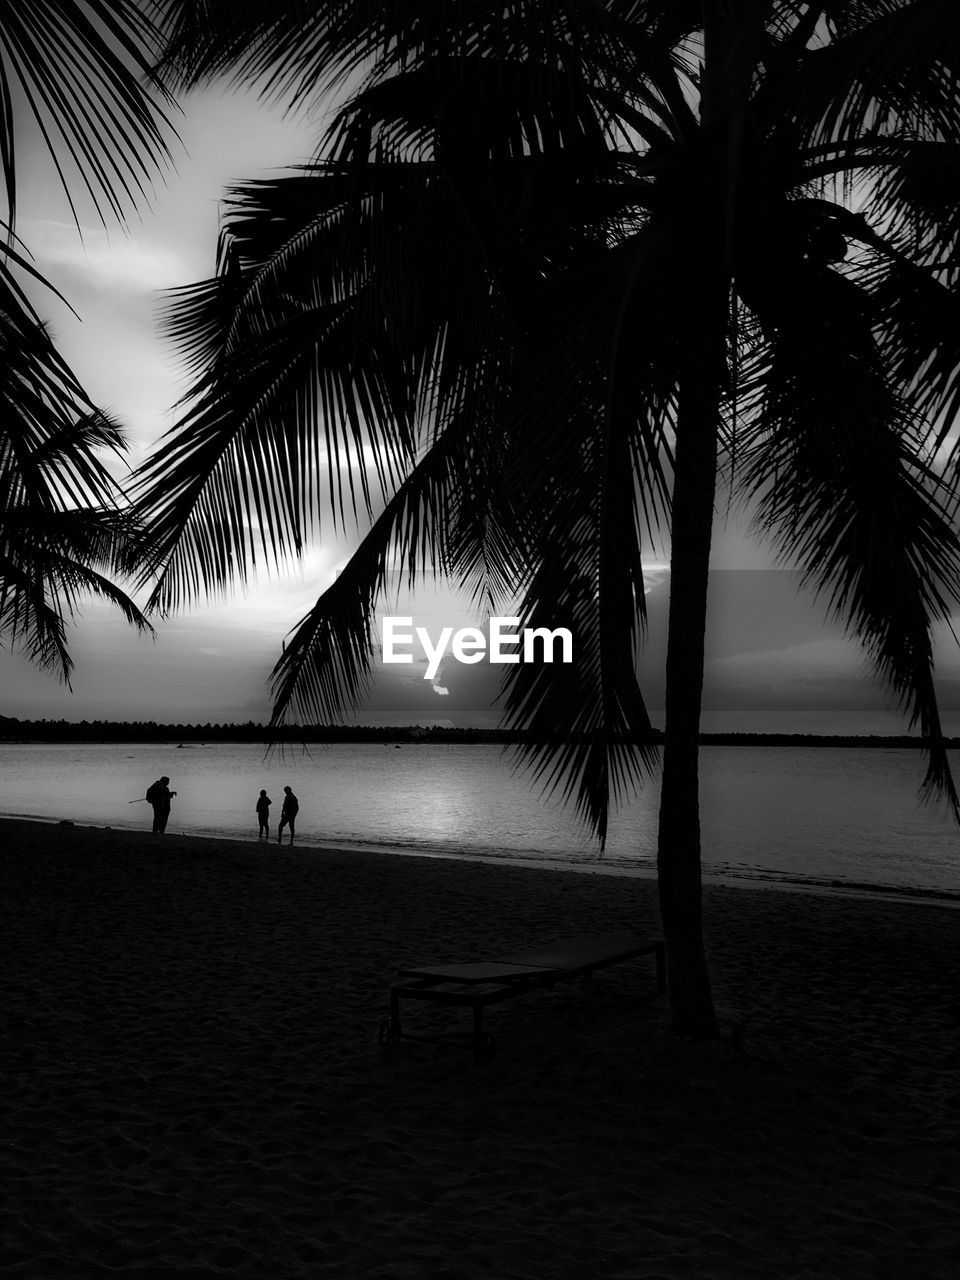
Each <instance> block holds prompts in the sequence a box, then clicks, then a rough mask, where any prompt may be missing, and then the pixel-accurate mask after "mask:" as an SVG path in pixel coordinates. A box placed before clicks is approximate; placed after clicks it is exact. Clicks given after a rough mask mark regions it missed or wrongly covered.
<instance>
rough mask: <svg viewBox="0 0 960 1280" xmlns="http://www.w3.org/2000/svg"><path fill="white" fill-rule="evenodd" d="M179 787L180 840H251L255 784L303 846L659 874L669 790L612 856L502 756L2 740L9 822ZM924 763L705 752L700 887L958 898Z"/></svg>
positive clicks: (774, 751) (145, 808) (954, 860)
mask: <svg viewBox="0 0 960 1280" xmlns="http://www.w3.org/2000/svg"><path fill="white" fill-rule="evenodd" d="M161 774H167V775H168V776H169V777H170V779H171V782H170V786H171V788H172V789H174V790H175V791H176V792H177V796H176V798H175V799H174V801H173V809H172V814H171V819H170V823H169V827H168V830H169V831H171V832H177V833H180V832H184V833H188V834H196V835H205V836H227V837H231V838H240V839H249V840H251V841H254V842H255V841H256V838H257V819H256V814H255V810H254V806H255V803H256V799H257V796H258V794H259V791H260V788H261V787H263V788H266V790H267V793H268V795H270V796H271V798H272V800H273V808H272V811H271V829H272V832H275V830H276V824H277V821H278V819H279V815H280V805H281V802H282V799H283V787H284V785H289V786H292V787H293V790H294V791H295V792H296V794H297V796H298V797H299V800H300V814H299V817H298V820H297V841H298V843H299V844H301V845H306V846H318V847H321V848H322V847H338V848H345V849H350V848H355V849H375V850H383V851H388V852H395V853H421V854H428V855H433V856H439V857H473V858H487V859H505V860H508V861H511V862H521V863H529V864H534V865H544V866H557V865H560V866H572V867H576V868H578V869H581V870H594V871H601V872H603V871H606V872H612V873H620V874H653V873H654V871H655V861H656V824H657V808H658V804H659V787H658V785H657V783H656V782H655V781H652V782H650V783H649V785H647V786H645V787H644V788H643V789H642V790H641V791H640V793H639V794H638V795H637V796H636V797H635V799H634V800H633V801H632V802H631V803H630V805H629V806H627V807H626V808H625V809H623V810H622V811H621V812H619V813H617V814H616V815H615V816H614V818H613V819H612V821H611V824H610V832H609V837H608V841H607V848H606V850H605V852H604V853H603V855H602V856H601V855H600V854H599V852H598V849H597V845H596V843H595V841H592V840H591V839H590V837H589V835H588V834H587V833H586V832H585V831H584V829H583V828H582V827H581V826H580V824H579V822H578V820H577V819H576V817H575V815H574V814H573V812H572V811H571V810H570V809H569V808H566V807H564V806H563V805H562V804H561V803H560V802H559V800H558V799H556V798H555V797H554V798H550V797H547V798H544V797H542V796H541V794H540V793H539V791H538V789H537V788H536V787H535V786H534V785H533V784H532V783H531V782H530V780H529V775H527V774H524V773H517V772H516V770H515V767H514V764H513V761H512V757H511V755H510V752H509V750H508V751H506V752H504V751H503V749H502V748H500V747H498V746H491V745H486V744H484V745H459V744H458V745H449V744H405V745H403V746H401V747H398V746H395V745H394V744H392V743H390V744H386V743H383V744H379V743H377V744H370V743H364V744H350V745H339V744H338V745H336V746H311V747H310V749H309V752H306V751H303V750H301V749H297V750H296V751H290V750H289V749H288V750H287V751H286V753H285V754H284V755H282V756H281V755H280V754H279V753H275V754H274V755H273V756H271V757H270V758H268V759H265V758H264V753H263V749H262V748H261V747H257V746H252V745H246V744H244V745H230V744H227V745H224V744H216V745H209V746H205V745H200V744H196V745H189V746H188V745H184V746H183V747H180V748H178V747H176V746H171V745H164V744H156V743H146V744H140V745H137V744H134V745H130V744H116V745H113V744H111V745H99V744H91V745H79V746H77V745H73V744H70V745H66V744H41V743H26V744H5V745H3V746H0V813H2V814H5V815H7V816H20V817H34V818H41V819H46V820H52V821H62V820H66V821H71V822H76V823H82V824H85V825H100V826H109V827H122V828H131V829H133V828H140V829H143V830H146V831H149V830H150V822H151V811H150V806H149V805H148V804H146V802H145V801H144V800H143V799H142V797H143V796H144V793H145V791H146V789H147V786H148V785H149V783H150V782H152V781H153V779H155V778H157V777H159V776H160V775H161ZM921 778H922V764H921V758H920V755H919V753H917V752H915V751H911V750H909V749H900V748H890V749H886V748H850V747H826V748H815V747H794V746H789V747H756V746H736V747H732V746H718V747H705V748H704V749H703V752H702V767H701V810H702V828H703V869H704V878H705V880H708V881H709V880H721V881H729V882H735V883H755V884H758V885H764V884H767V885H769V884H781V885H784V884H786V885H795V886H798V887H808V888H830V889H832V890H841V891H843V890H847V891H875V892H895V893H899V894H902V895H907V896H916V897H921V898H934V899H943V900H957V901H960V828H958V827H957V826H956V825H955V824H954V823H953V822H952V820H951V819H950V817H949V816H948V814H946V813H945V812H943V811H941V810H940V809H938V808H933V807H924V806H921V805H920V804H919V802H918V800H917V788H918V786H919V783H920V780H921Z"/></svg>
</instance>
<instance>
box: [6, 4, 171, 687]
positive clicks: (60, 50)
mask: <svg viewBox="0 0 960 1280" xmlns="http://www.w3.org/2000/svg"><path fill="white" fill-rule="evenodd" d="M155 41H156V32H155V30H154V28H153V26H152V24H151V22H150V21H149V20H148V19H147V17H146V16H145V15H144V13H143V12H142V11H141V8H140V7H138V5H137V4H135V3H133V0H86V2H85V3H75V2H73V0H56V2H54V0H0V178H2V182H3V196H4V200H5V210H4V211H3V213H4V216H0V229H2V231H3V233H4V240H5V243H4V244H2V245H0V637H2V638H3V639H4V640H5V641H7V642H8V643H10V644H13V645H15V646H18V647H23V649H24V650H25V651H26V653H27V654H28V655H29V656H30V657H31V658H32V659H33V660H34V661H36V662H38V663H39V664H40V665H41V666H45V667H51V668H53V669H55V670H57V671H58V672H59V674H60V675H61V676H62V677H63V679H64V680H66V681H68V682H69V675H70V669H71V666H72V663H71V660H70V656H69V653H68V650H67V645H66V625H65V624H66V621H67V619H68V618H69V617H70V616H72V614H73V612H74V607H75V605H76V603H77V599H78V596H81V595H86V594H90V593H91V592H92V593H93V594H96V595H99V596H101V597H103V598H105V599H108V600H110V601H112V602H113V603H114V604H116V605H117V606H118V607H119V608H120V610H121V611H122V612H123V614H124V616H125V617H126V618H127V619H128V620H129V621H131V622H133V623H134V624H135V625H136V626H138V627H139V628H146V627H148V623H147V621H146V619H145V617H144V616H143V614H142V613H141V612H140V610H139V609H137V608H136V606H135V605H134V604H133V602H132V601H131V600H130V599H129V598H128V597H127V595H126V594H125V593H124V592H123V591H121V590H120V589H119V588H118V587H117V586H115V585H114V584H113V583H112V582H111V581H110V580H109V579H108V578H107V577H105V576H104V575H105V574H116V573H122V572H125V571H130V569H131V566H132V563H133V549H134V543H133V533H134V530H135V521H134V519H133V516H132V514H131V513H130V512H129V510H127V509H126V506H127V504H126V503H125V500H124V499H123V498H122V495H121V493H120V490H119V488H118V487H117V485H116V484H115V482H114V481H113V479H112V478H111V475H110V473H109V471H108V470H107V468H106V467H105V466H104V465H103V462H102V461H101V460H100V458H99V457H98V453H99V452H100V451H102V450H104V449H107V450H111V451H114V452H119V451H120V450H121V449H122V447H123V438H122V434H121V431H120V429H119V427H118V426H117V425H116V424H115V423H113V422H111V421H110V420H109V419H108V418H107V417H106V416H105V415H104V414H102V413H100V412H99V411H98V410H97V409H96V408H95V406H94V405H93V404H92V403H91V402H90V400H89V398H88V397H87V395H86V393H85V392H84V390H83V388H82V387H81V385H80V383H79V382H78V380H77V378H76V377H75V376H74V374H73V373H72V372H71V370H70V369H69V368H68V366H67V365H66V363H65V362H64V360H63V359H62V358H61V357H60V355H59V354H58V353H57V351H56V348H55V346H54V344H53V342H52V341H51V339H50V337H49V335H48V333H47V331H46V329H45V328H44V326H43V324H42V323H41V321H40V318H39V316H38V315H37V313H36V311H35V310H34V309H33V307H32V306H31V305H30V303H29V301H28V299H27V296H26V293H25V292H24V286H25V282H26V280H27V279H28V278H31V279H32V280H33V281H34V282H35V283H36V282H38V283H39V284H40V285H42V286H44V287H47V288H51V287H52V286H49V285H47V282H46V281H44V280H43V279H42V277H41V276H40V275H39V274H38V272H37V271H36V270H35V269H34V268H33V267H32V265H31V263H30V258H29V252H28V249H27V248H26V247H25V246H24V245H23V244H22V243H21V242H20V241H19V240H18V238H17V236H16V231H15V228H16V211H17V155H16V147H17V140H18V131H17V127H16V126H17V123H18V121H20V120H21V116H23V117H32V118H33V120H34V122H35V127H36V129H37V130H38V131H39V135H40V137H41V138H42V140H43V143H44V144H45V146H46V147H47V148H48V149H49V151H50V154H51V156H52V158H53V161H54V163H55V166H56V169H57V172H58V174H59V176H60V179H61V181H62V183H63V187H64V191H65V192H66V195H67V198H68V200H69V201H70V206H71V208H73V207H74V200H73V197H72V196H71V193H74V195H75V194H76V191H77V188H78V187H82V188H84V189H85V190H86V192H87V194H88V196H89V197H90V199H91V200H92V203H93V207H94V208H95V210H96V212H97V214H98V215H99V216H100V217H101V218H103V219H106V218H107V217H122V216H123V214H124V212H125V211H126V210H128V209H129V207H130V205H131V203H132V201H133V200H134V199H135V198H136V197H137V196H138V195H142V194H143V193H144V191H145V189H146V184H147V183H148V181H149V178H150V175H151V172H152V170H153V169H154V168H155V166H156V164H157V162H158V160H159V159H160V158H161V157H163V156H164V155H165V154H166V148H165V144H164V142H163V138H162V134H161V125H162V123H163V116H162V114H161V112H160V110H159V108H158V106H157V104H156V102H155V101H154V98H153V97H151V96H150V94H148V92H147V91H146V90H145V89H144V87H143V84H142V79H143V78H144V77H148V76H149V75H150V68H151V65H152V63H153V61H154V60H155V57H156V44H155ZM155 87H156V89H157V94H156V95H155V96H156V97H157V98H159V97H161V96H162V94H161V92H160V90H159V85H156V86H155Z"/></svg>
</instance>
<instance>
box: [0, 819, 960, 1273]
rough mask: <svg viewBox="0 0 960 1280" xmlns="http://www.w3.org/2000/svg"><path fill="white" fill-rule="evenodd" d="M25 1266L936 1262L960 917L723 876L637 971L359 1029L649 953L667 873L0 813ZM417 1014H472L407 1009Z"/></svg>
mask: <svg viewBox="0 0 960 1280" xmlns="http://www.w3.org/2000/svg"><path fill="white" fill-rule="evenodd" d="M0 850H2V853H0V867H2V872H0V875H2V902H3V919H2V922H0V937H2V944H0V945H2V951H3V963H2V983H3V993H2V1017H3V1020H4V1024H5V1025H4V1026H3V1030H2V1044H3V1047H2V1054H3V1059H4V1063H3V1076H4V1080H3V1086H2V1087H3V1102H2V1107H3V1112H4V1126H3V1144H2V1161H3V1165H4V1168H3V1170H2V1178H3V1183H4V1185H5V1186H6V1187H8V1188H10V1193H9V1194H8V1195H7V1197H6V1200H7V1203H6V1207H5V1210H4V1214H5V1224H4V1232H3V1242H2V1250H0V1268H2V1269H3V1272H4V1274H5V1275H9V1276H10V1277H27V1276H29V1277H38V1278H42V1280H46V1278H47V1277H51V1278H52V1277H61V1276H62V1277H69V1280H87V1278H88V1277H91V1278H92V1277H101V1276H102V1277H115V1276H125V1277H126V1276H129V1277H140V1278H141V1280H148V1278H154V1277H155V1278H156V1280H162V1278H166V1277H183V1278H185V1280H186V1278H189V1280H200V1278H201V1277H203V1278H204V1280H208V1278H209V1280H213V1278H214V1277H222V1276H235V1277H244V1278H249V1280H294V1278H295V1277H296V1278H298V1280H299V1278H301V1277H328V1276H329V1277H344V1278H347V1277H349V1278H351V1280H353V1278H363V1280H366V1278H368V1277H370V1278H379V1277H382V1278H383V1280H388V1278H389V1280H407V1278H408V1277H409V1278H410V1280H413V1278H414V1277H416V1278H420V1277H431V1278H433V1277H444V1278H448V1280H474V1277H476V1278H478V1280H479V1277H484V1278H485V1280H506V1278H508V1277H509V1278H515V1280H546V1278H547V1277H549V1278H550V1280H554V1278H560V1280H563V1278H570V1280H574V1278H579V1277H584V1278H588V1277H593V1278H596V1280H661V1278H662V1280H673V1277H697V1278H700V1277H706V1278H708V1280H727V1278H728V1277H729V1280H742V1278H745V1277H746V1278H751V1277H756V1278H757V1280H760V1277H763V1280H770V1278H771V1277H776V1278H778V1280H788V1278H793V1277H796V1278H797V1280H799V1278H800V1277H810V1278H813V1277H817V1278H820V1277H844V1278H845V1280H850V1278H851V1277H861V1276H862V1277H872V1278H876V1280H894V1277H897V1278H899V1277H903V1276H910V1277H930V1278H932V1277H948V1276H951V1277H952V1276H954V1275H956V1267H957V1258H958V1257H960V1187H958V1184H960V1100H958V1099H960V1091H958V1088H957V1084H958V1080H957V1044H958V1038H960V929H958V924H960V917H958V915H957V913H956V911H951V910H948V909H946V908H943V907H940V906H934V905H914V904H909V903H904V902H899V901H880V900H868V899H863V900H858V899H854V898H849V897H847V898H844V897H839V896H830V895H828V894H813V893H804V894H800V893H791V892H786V891H781V890H755V889H745V888H731V887H724V886H717V885H711V886H708V887H707V888H706V889H705V895H704V900H705V910H706V931H707V944H708V954H709V959H710V966H711V974H712V978H713V985H714V995H715V999H716V1003H717V1008H718V1013H719V1015H720V1018H721V1023H722V1027H723V1032H724V1034H723V1036H722V1038H721V1039H720V1040H718V1041H714V1042H709V1043H699V1044H698V1043H693V1042H688V1041H684V1040H680V1039H678V1038H676V1037H675V1036H674V1035H673V1034H672V1033H671V1031H670V1029H669V1016H668V1003H667V997H666V996H665V995H663V994H661V993H659V992H658V991H657V989H656V985H655V982H654V974H653V965H652V964H651V963H650V958H649V957H644V958H641V959H637V960H634V961H631V962H629V963H625V964H622V965H618V966H615V967H613V968H610V969H607V970H604V971H603V972H599V973H598V974H597V975H596V976H595V978H594V980H593V981H592V982H591V983H586V982H582V981H576V982H569V983H564V984H561V985H559V986H557V987H554V988H552V989H550V990H548V991H543V992H537V993H533V994H530V995H527V996H525V997H523V998H521V999H517V1000H512V1001H509V1002H506V1003H504V1004H503V1005H500V1006H497V1007H496V1008H494V1009H493V1010H491V1011H490V1013H489V1017H488V1026H489V1030H490V1031H491V1032H492V1033H493V1034H494V1035H495V1036H496V1040H497V1046H498V1048H497V1053H496V1056H495V1057H494V1058H493V1060H492V1061H489V1062H484V1063H479V1064H478V1063H474V1061H473V1059H472V1057H471V1055H470V1053H469V1052H467V1051H465V1050H464V1049H462V1048H461V1047H458V1046H454V1045H451V1044H448V1043H443V1042H438V1043H419V1042H413V1041H411V1042H408V1041H406V1040H404V1041H401V1043H400V1045H399V1046H397V1047H396V1048H395V1049H393V1050H389V1051H385V1050H383V1049H381V1047H380V1045H379V1044H378V1028H379V1025H380V1023H381V1022H382V1020H383V1018H384V1017H385V1016H386V1014H387V1012H388V1009H389V987H390V983H391V981H392V980H394V978H395V975H396V972H397V970H398V968H399V967H400V966H401V965H403V964H407V963H412V962H431V961H433V962H438V961H448V960H449V961H453V960H469V959H475V958H483V957H485V956H495V955H497V954H498V953H500V952H505V951H511V950H518V949H521V948H529V947H534V946H536V945H538V944H541V943H546V942H552V941H554V940H556V939H559V938H564V937H568V936H572V935H576V934H582V933H593V932H605V931H616V932H622V931H624V930H632V931H636V932H639V933H642V934H648V935H650V936H657V935H658V934H659V924H658V912H657V901H656V885H655V883H654V882H653V881H651V880H648V879H642V878H638V877H633V878H630V877H618V876H611V875H590V874H578V873H576V872H572V871H557V870H543V869H539V868H536V869H531V868H525V867H517V866H509V865H497V866H493V865H489V864H486V863H481V862H467V861H462V860H461V861H454V860H445V859H442V858H418V857H397V856H390V855H389V854H374V853H370V854H364V853H357V852H349V853H347V852H343V853H340V852H337V851H331V850H323V851H311V850H300V849H297V848H294V849H292V850H291V849H289V848H288V847H286V846H283V847H282V848H278V847H277V845H276V844H270V845H259V846H258V845H257V844H255V843H242V842H230V841H222V840H209V839H202V838H198V837H180V836H170V837H165V838H162V837H155V836H152V835H151V834H149V833H148V832H143V833H139V832H128V831H123V832H121V831H110V830H102V829H97V828H94V827H81V826H72V825H56V824H41V823H29V822H21V821H9V820H5V821H2V822H0ZM404 1020H405V1027H408V1028H409V1029H410V1030H414V1029H420V1030H423V1031H430V1030H439V1029H443V1028H444V1027H448V1026H450V1025H453V1024H457V1025H459V1024H460V1023H461V1022H462V1021H463V1020H464V1015H461V1014H459V1012H458V1011H455V1010H454V1011H448V1010H436V1011H433V1010H429V1009H427V1008H425V1007H424V1008H421V1007H420V1006H417V1005H414V1006H411V1008H410V1009H409V1011H407V1010H405V1013H404Z"/></svg>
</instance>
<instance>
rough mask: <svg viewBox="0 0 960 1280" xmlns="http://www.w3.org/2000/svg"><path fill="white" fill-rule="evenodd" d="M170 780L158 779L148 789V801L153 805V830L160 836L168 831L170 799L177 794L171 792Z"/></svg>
mask: <svg viewBox="0 0 960 1280" xmlns="http://www.w3.org/2000/svg"><path fill="white" fill-rule="evenodd" d="M169 782H170V779H169V778H167V777H163V778H158V779H157V781H156V782H151V784H150V786H149V787H148V788H147V799H148V800H149V801H150V803H151V804H152V805H153V829H154V831H155V832H156V833H157V834H158V835H163V833H164V832H165V831H166V829H167V819H168V818H169V817H170V797H171V796H175V795H176V794H177V793H176V792H175V791H171V790H170V787H169V785H168V784H169Z"/></svg>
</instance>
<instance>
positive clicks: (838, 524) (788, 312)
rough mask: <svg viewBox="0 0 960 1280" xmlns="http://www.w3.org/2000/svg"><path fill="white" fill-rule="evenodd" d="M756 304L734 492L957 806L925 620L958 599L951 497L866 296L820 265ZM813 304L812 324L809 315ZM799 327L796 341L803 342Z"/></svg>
mask: <svg viewBox="0 0 960 1280" xmlns="http://www.w3.org/2000/svg"><path fill="white" fill-rule="evenodd" d="M780 294H781V309H780V311H779V313H778V314H776V315H775V316H774V315H773V314H768V315H767V316H765V317H764V318H765V320H766V321H767V333H768V335H773V336H770V337H769V345H768V348H767V350H766V352H765V353H764V357H763V364H764V367H763V368H762V370H760V371H759V372H758V373H757V377H758V378H759V379H760V381H761V382H762V385H763V405H762V410H761V413H760V414H759V416H758V418H757V421H756V423H755V424H754V429H753V437H752V442H751V456H750V459H749V464H748V467H747V469H746V473H745V476H744V484H745V492H747V493H749V494H752V495H755V496H756V498H757V500H758V507H757V513H758V514H757V520H758V523H759V527H760V528H761V530H763V531H764V532H765V533H768V534H770V535H772V536H773V537H774V538H775V540H776V542H777V543H778V545H779V546H780V547H781V548H782V550H783V552H784V554H785V555H786V556H788V557H789V558H790V559H791V560H793V561H795V562H796V563H797V564H799V565H800V566H801V567H802V569H803V571H804V575H805V577H806V579H807V580H809V581H810V582H811V583H812V584H813V585H815V587H816V588H817V590H818V591H819V592H820V593H821V594H822V595H824V596H825V597H826V599H827V601H828V603H829V606H830V609H831V610H832V611H833V612H834V613H835V614H836V615H837V616H838V617H840V618H842V619H843V621H844V622H845V623H846V625H847V627H848V628H849V630H850V632H851V633H852V634H853V635H854V636H856V637H857V638H858V639H859V640H860V642H861V643H862V644H863V645H864V647H865V649H866V651H867V653H868V654H869V656H870V657H871V659H872V661H873V663H874V666H875V668H876V670H877V672H878V673H879V675H880V676H881V677H882V679H883V681H884V682H885V683H886V684H887V685H888V686H889V688H890V689H891V690H892V692H893V693H894V694H895V696H896V697H897V698H898V699H899V701H900V703H901V705H903V706H904V707H905V709H906V711H907V713H908V716H909V720H910V725H911V727H914V726H918V727H919V730H920V732H921V734H922V735H923V737H924V739H925V741H926V744H927V750H928V753H929V764H928V770H927V775H926V779H925V782H924V794H925V795H930V794H933V793H936V794H939V795H942V796H945V797H946V798H947V800H948V801H949V803H950V805H951V807H952V809H953V811H954V813H957V812H958V799H957V793H956V790H955V787H954V784H953V780H952V778H951V775H950V769H949V763H948V760H947V755H946V751H945V749H944V745H943V735H942V728H941V723H940V717H939V711H938V707H937V699H936V691H935V687H934V681H933V651H932V641H931V632H932V627H933V625H934V623H936V622H938V621H943V620H946V619H948V618H949V615H950V610H951V606H952V605H955V604H956V603H957V602H958V601H960V539H958V535H957V532H956V530H955V528H954V527H953V525H952V524H951V522H950V520H949V518H948V513H947V509H946V505H945V502H946V500H947V499H948V498H949V497H950V496H951V495H950V494H949V491H948V490H947V489H946V488H945V486H944V484H943V482H942V481H941V480H940V479H939V478H938V477H937V476H936V475H935V474H934V473H933V472H932V471H931V470H930V469H929V467H928V466H926V465H925V464H924V461H923V459H924V456H925V443H926V434H925V432H924V430H923V428H922V424H920V423H918V421H917V419H916V417H915V415H914V414H912V413H911V412H910V411H909V410H908V408H907V407H906V406H905V405H904V403H903V402H902V400H901V398H900V396H899V394H898V390H897V387H896V385H895V383H892V381H891V379H890V375H889V370H888V368H887V366H886V364H885V360H884V353H883V352H882V350H880V349H879V348H878V347H877V345H876V342H875V339H874V336H873V333H872V330H871V324H870V320H871V314H870V307H869V303H868V300H867V299H865V298H864V296H863V295H862V293H861V292H860V291H859V290H857V289H856V287H855V286H853V285H852V284H851V283H850V282H849V281H844V280H843V279H841V278H840V277H838V276H836V275H834V274H832V273H830V272H822V273H820V274H819V275H817V276H812V275H811V277H809V278H808V279H807V280H806V282H805V283H801V282H799V281H796V280H795V281H794V282H793V287H792V288H789V289H787V288H785V287H783V282H782V281H781V291H780ZM814 316H816V321H815V323H814V322H813V317H814ZM801 335H802V342H801Z"/></svg>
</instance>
